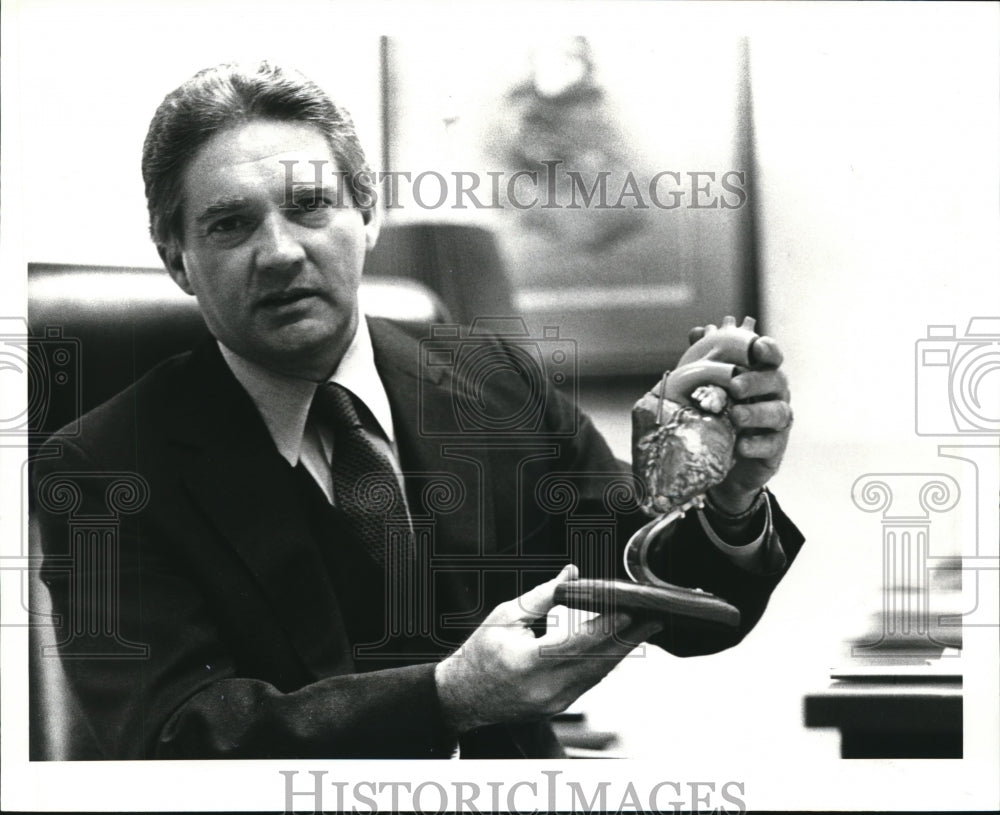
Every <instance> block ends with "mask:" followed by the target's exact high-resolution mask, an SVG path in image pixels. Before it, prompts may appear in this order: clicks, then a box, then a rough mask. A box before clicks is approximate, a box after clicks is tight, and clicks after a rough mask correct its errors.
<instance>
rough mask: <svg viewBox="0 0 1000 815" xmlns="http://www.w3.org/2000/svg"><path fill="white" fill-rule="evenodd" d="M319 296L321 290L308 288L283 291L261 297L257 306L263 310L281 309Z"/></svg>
mask: <svg viewBox="0 0 1000 815" xmlns="http://www.w3.org/2000/svg"><path fill="white" fill-rule="evenodd" d="M319 295H320V291H319V289H311V288H306V287H298V288H294V289H283V290H282V291H278V292H273V293H272V294H267V295H265V296H264V297H261V298H260V299H259V300H258V301H257V305H258V306H259V307H261V308H281V307H282V306H289V305H292V304H294V303H298V302H300V301H302V300H306V299H308V298H310V297H318V296H319Z"/></svg>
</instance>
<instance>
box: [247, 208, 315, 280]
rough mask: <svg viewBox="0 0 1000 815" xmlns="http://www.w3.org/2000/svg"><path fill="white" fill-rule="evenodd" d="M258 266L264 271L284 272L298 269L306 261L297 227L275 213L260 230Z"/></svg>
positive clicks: (266, 219) (278, 213) (258, 235)
mask: <svg viewBox="0 0 1000 815" xmlns="http://www.w3.org/2000/svg"><path fill="white" fill-rule="evenodd" d="M257 238H258V243H257V265H258V267H260V268H261V269H262V270H265V271H272V272H283V271H287V270H294V269H296V268H297V267H298V266H299V264H301V263H302V261H303V260H305V256H306V253H305V249H304V247H303V246H302V242H301V241H300V240H299V239H298V236H297V234H296V228H295V225H294V224H292V223H290V222H289V221H288V220H287V219H286V218H284V217H283V216H282V213H281V212H273V213H270V214H269V215H268V217H267V218H265V219H264V222H263V223H262V224H261V225H260V227H259V229H258V234H257Z"/></svg>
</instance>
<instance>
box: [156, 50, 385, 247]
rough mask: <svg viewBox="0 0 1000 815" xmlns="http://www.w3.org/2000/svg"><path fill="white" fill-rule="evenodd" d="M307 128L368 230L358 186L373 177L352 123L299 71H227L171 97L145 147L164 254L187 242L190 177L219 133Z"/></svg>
mask: <svg viewBox="0 0 1000 815" xmlns="http://www.w3.org/2000/svg"><path fill="white" fill-rule="evenodd" d="M261 119H263V120H273V121H280V122H303V123H306V124H311V125H313V126H314V127H316V129H317V130H318V131H319V132H320V133H321V134H322V135H323V137H324V138H325V139H326V142H327V144H329V145H330V150H331V152H332V153H333V156H334V158H335V159H336V160H337V164H338V169H339V170H340V171H341V172H343V173H345V174H346V178H345V180H346V182H347V185H348V189H349V190H350V192H351V197H352V198H353V199H354V202H355V204H356V205H358V206H359V207H360V209H361V210H362V213H363V215H364V218H365V222H367V221H368V220H369V219H370V218H371V217H372V211H371V206H370V203H371V202H370V201H369V202H368V203H369V206H366V207H365V206H360V204H359V198H358V190H357V186H356V184H355V181H356V179H357V175H358V174H359V173H364V172H368V171H369V170H368V165H367V163H366V162H365V154H364V150H362V148H361V143H360V142H359V141H358V136H357V133H356V132H355V129H354V122H353V120H352V119H351V115H350V114H349V113H348V112H347V111H346V110H344V109H343V108H342V107H340V106H338V105H336V104H335V103H334V102H333V100H331V99H330V97H329V96H327V94H326V93H325V92H324V91H323V90H322V89H321V88H320V87H319V86H318V85H317V84H316V83H314V82H313V81H312V80H310V79H308V78H307V77H305V76H303V75H302V74H300V73H299V72H298V71H295V70H292V69H289V68H286V67H282V66H280V65H274V64H272V63H270V62H267V61H262V62H259V63H257V64H253V65H243V64H239V63H226V64H223V65H217V66H216V67H214V68H206V69H204V70H203V71H199V72H198V73H197V74H195V75H194V76H193V77H191V78H190V79H189V80H187V82H185V83H184V84H182V85H181V86H180V87H178V88H177V89H176V90H174V91H172V92H171V93H169V94H167V96H166V97H165V98H164V100H163V101H162V102H161V103H160V106H159V107H158V108H157V109H156V114H155V115H154V116H153V120H152V121H151V122H150V124H149V131H148V132H147V134H146V141H145V143H144V144H143V146H142V179H143V181H144V182H145V185H146V205H147V207H148V209H149V232H150V235H151V236H152V238H153V241H154V242H155V243H156V244H157V246H166V245H168V244H169V243H170V242H171V241H174V240H177V241H180V240H182V239H183V237H184V235H183V212H182V207H183V203H184V202H183V178H184V171H185V169H186V168H187V166H188V163H189V162H191V161H192V160H193V159H194V157H195V156H196V155H197V153H198V150H199V149H200V148H201V147H202V146H203V145H204V144H205V143H206V142H207V141H208V140H209V139H211V138H212V137H213V136H214V135H215V134H216V133H219V132H220V131H222V130H225V129H227V128H229V127H233V126H234V125H239V124H242V123H245V122H250V121H254V120H261Z"/></svg>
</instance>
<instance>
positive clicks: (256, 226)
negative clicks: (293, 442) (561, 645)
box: [161, 120, 377, 379]
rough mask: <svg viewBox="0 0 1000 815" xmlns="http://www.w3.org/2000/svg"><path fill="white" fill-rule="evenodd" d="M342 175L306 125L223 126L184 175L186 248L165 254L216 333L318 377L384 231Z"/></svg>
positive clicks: (246, 351)
mask: <svg viewBox="0 0 1000 815" xmlns="http://www.w3.org/2000/svg"><path fill="white" fill-rule="evenodd" d="M281 162H286V164H282V163H281ZM287 162H294V164H293V165H291V167H292V169H291V171H289V170H288V169H287ZM317 162H323V165H322V185H321V186H318V185H317V184H316V177H317V171H316V163H317ZM337 172H338V167H337V166H336V163H335V161H334V159H333V156H332V154H331V151H330V148H329V146H328V145H327V143H326V141H325V139H324V138H323V136H322V135H321V133H320V132H319V130H318V129H316V128H314V127H312V126H311V125H308V124H303V123H292V122H277V121H263V120H261V121H252V122H248V123H246V124H242V125H238V126H236V127H233V128H231V129H228V130H224V131H222V132H220V133H217V134H216V135H215V136H213V137H212V139H210V140H209V141H208V142H207V143H206V144H205V145H203V146H202V148H201V149H200V150H199V151H198V153H197V154H196V155H195V158H194V160H193V161H191V163H190V164H189V165H188V166H187V168H186V170H185V172H184V176H183V194H184V199H183V224H184V238H183V242H182V245H181V246H180V247H179V248H178V250H177V251H171V250H165V251H163V252H162V253H161V254H163V256H164V259H165V261H166V263H167V268H168V271H169V272H170V274H171V276H172V277H173V278H174V280H175V281H176V282H177V284H178V285H179V286H180V287H181V288H182V289H184V291H186V292H187V293H188V294H193V295H195V296H196V297H197V298H198V305H199V307H200V309H201V312H202V315H203V316H204V318H205V322H206V323H207V324H208V328H209V330H210V331H211V332H212V334H213V335H214V336H215V337H216V338H217V339H218V340H220V341H221V342H222V343H223V344H224V345H226V346H227V347H229V348H230V349H231V350H233V351H235V352H236V353H238V354H240V355H241V356H243V357H245V358H246V359H249V360H251V361H253V362H257V363H259V364H261V365H264V366H266V367H268V368H271V369H273V370H276V371H281V372H283V373H287V374H291V375H295V376H303V377H308V378H310V379H322V378H325V377H326V376H327V375H329V374H330V373H331V372H332V371H333V369H334V368H335V367H336V365H337V363H338V362H339V361H340V358H341V356H342V355H343V353H344V351H345V350H346V349H347V346H348V344H349V343H350V341H351V339H352V337H353V336H354V331H355V328H356V327H357V320H358V298H357V291H358V284H359V282H360V278H361V269H362V266H363V265H364V259H365V253H366V251H367V249H368V248H370V247H371V246H372V245H374V242H375V237H376V235H377V229H376V227H375V223H374V219H373V220H372V221H371V222H370V223H369V224H368V225H366V224H365V223H364V218H363V217H362V214H361V211H360V210H359V209H357V208H356V207H355V206H354V204H353V201H352V199H351V196H350V193H349V191H348V190H347V189H346V188H344V187H343V183H342V180H341V179H340V178H338V176H337ZM289 173H290V176H291V178H292V180H293V182H294V183H293V184H291V185H290V184H289V183H288V175H289ZM289 202H293V203H294V204H295V206H292V207H289V206H288V203H289Z"/></svg>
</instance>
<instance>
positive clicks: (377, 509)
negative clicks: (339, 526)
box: [312, 382, 412, 574]
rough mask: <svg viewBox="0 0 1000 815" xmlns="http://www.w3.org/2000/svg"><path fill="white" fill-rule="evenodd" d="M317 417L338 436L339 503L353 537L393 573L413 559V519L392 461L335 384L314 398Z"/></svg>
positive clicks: (348, 396)
mask: <svg viewBox="0 0 1000 815" xmlns="http://www.w3.org/2000/svg"><path fill="white" fill-rule="evenodd" d="M312 409H313V413H314V415H315V416H316V417H317V418H318V419H319V420H320V421H321V422H323V423H324V424H325V425H326V426H327V427H328V428H330V429H331V430H332V431H333V461H332V463H331V465H330V471H331V473H332V475H333V495H334V503H335V504H336V506H337V508H338V509H339V510H340V511H341V512H342V513H343V514H344V517H345V518H346V519H347V522H348V525H349V526H350V531H351V533H352V535H353V537H354V538H355V539H356V540H357V541H358V543H360V544H361V545H362V547H363V548H364V550H365V551H366V552H367V553H368V554H369V555H370V556H371V558H372V559H373V560H374V561H375V562H376V563H378V564H379V565H380V566H382V567H388V569H389V572H390V574H394V573H398V571H399V568H400V566H401V565H402V563H403V561H404V560H405V559H407V558H409V557H411V556H412V542H411V540H410V529H409V520H408V517H407V513H406V505H405V503H404V502H403V493H402V491H401V490H400V488H399V480H398V478H397V477H396V472H395V471H394V470H393V468H392V463H391V462H390V461H389V459H388V457H386V455H385V454H384V453H382V452H381V451H380V450H379V449H378V448H377V447H376V446H375V444H374V443H373V442H372V440H371V439H370V438H368V436H366V435H365V433H364V430H363V429H362V424H361V420H360V419H359V418H358V411H357V408H356V407H355V405H354V400H353V398H352V397H351V394H350V393H349V392H348V391H346V390H345V389H344V388H342V387H341V386H340V385H337V384H335V383H333V382H328V383H326V384H325V385H321V386H320V387H319V388H317V390H316V395H315V397H313V406H312Z"/></svg>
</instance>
